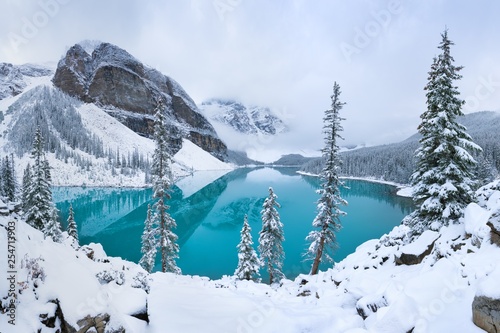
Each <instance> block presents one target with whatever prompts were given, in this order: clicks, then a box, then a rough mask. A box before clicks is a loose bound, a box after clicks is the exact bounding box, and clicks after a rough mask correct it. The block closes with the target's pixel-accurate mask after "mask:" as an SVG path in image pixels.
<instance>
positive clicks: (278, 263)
mask: <svg viewBox="0 0 500 333" xmlns="http://www.w3.org/2000/svg"><path fill="white" fill-rule="evenodd" d="M277 198H278V197H277V196H276V194H274V191H273V188H272V187H269V196H268V197H267V198H266V200H265V201H264V204H263V206H262V207H263V209H262V211H261V215H262V230H261V231H260V232H259V253H260V258H261V262H262V264H263V265H265V266H267V272H268V273H269V283H270V284H273V283H279V282H280V281H281V279H283V278H284V277H285V275H284V274H283V272H282V271H281V269H282V267H283V260H284V259H285V252H284V250H283V244H282V243H283V241H284V240H285V237H284V234H283V223H281V221H280V215H279V213H278V210H277V209H276V208H279V207H280V204H279V203H278V202H277V201H276V199H277Z"/></svg>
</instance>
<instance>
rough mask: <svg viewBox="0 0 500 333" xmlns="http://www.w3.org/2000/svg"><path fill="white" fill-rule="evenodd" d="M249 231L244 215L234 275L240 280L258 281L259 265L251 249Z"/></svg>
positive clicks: (251, 243) (251, 241) (255, 254)
mask: <svg viewBox="0 0 500 333" xmlns="http://www.w3.org/2000/svg"><path fill="white" fill-rule="evenodd" d="M251 231H252V229H251V228H250V225H249V224H248V217H247V215H245V219H244V220H243V228H242V229H241V232H240V237H241V240H240V243H239V244H238V267H237V268H236V271H235V272H234V275H236V277H237V278H238V279H240V280H254V281H258V278H259V275H260V274H259V269H260V266H261V263H260V260H259V258H258V257H257V253H256V252H255V250H254V248H253V240H252V234H251Z"/></svg>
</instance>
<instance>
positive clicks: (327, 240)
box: [306, 82, 347, 274]
mask: <svg viewBox="0 0 500 333" xmlns="http://www.w3.org/2000/svg"><path fill="white" fill-rule="evenodd" d="M340 93H341V91H340V86H339V85H338V83H337V82H335V83H334V85H333V95H332V96H331V99H332V107H331V109H329V110H326V111H325V117H324V118H323V122H324V127H323V131H324V132H323V133H324V134H325V147H324V148H323V150H322V153H323V158H324V159H325V166H324V168H323V170H322V172H321V174H320V176H321V181H322V183H321V189H319V190H318V193H319V194H320V198H319V200H318V214H317V215H316V218H315V219H314V221H313V223H312V225H313V228H314V230H313V231H311V232H310V233H309V235H308V236H307V237H306V240H307V241H310V242H311V245H310V246H309V249H308V251H307V253H306V257H308V258H310V259H312V260H313V264H312V267H311V274H317V273H318V270H319V265H320V263H321V262H323V261H328V262H333V259H332V258H331V254H332V253H333V251H334V250H335V249H336V247H337V242H336V235H335V234H336V232H337V231H338V230H339V229H340V225H341V223H340V217H341V216H344V215H345V214H346V213H345V212H343V211H342V210H341V209H340V206H341V205H347V201H345V200H344V199H342V198H341V196H340V187H341V186H343V185H344V184H343V182H341V181H340V179H339V170H340V165H341V160H340V158H339V150H340V147H339V146H338V143H337V140H338V139H342V137H341V136H340V132H341V131H342V125H341V123H340V122H341V121H342V120H343V118H341V117H340V114H339V112H340V110H341V109H342V107H343V106H344V104H345V103H343V102H341V101H340Z"/></svg>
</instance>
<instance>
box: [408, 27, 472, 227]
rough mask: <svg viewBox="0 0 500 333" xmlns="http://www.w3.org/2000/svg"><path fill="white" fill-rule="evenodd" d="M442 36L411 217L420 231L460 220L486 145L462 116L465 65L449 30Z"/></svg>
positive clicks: (424, 121) (423, 129) (432, 74)
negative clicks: (457, 58) (457, 59)
mask: <svg viewBox="0 0 500 333" xmlns="http://www.w3.org/2000/svg"><path fill="white" fill-rule="evenodd" d="M441 37H442V40H441V43H440V44H439V49H441V53H440V54H439V55H438V57H437V58H436V57H435V58H434V61H433V64H432V66H431V70H430V72H429V76H428V83H427V85H426V86H425V90H426V91H427V93H426V97H427V110H426V111H425V112H424V113H423V114H422V115H421V116H420V118H421V119H422V122H421V123H420V125H419V127H418V132H419V133H420V134H421V135H422V138H421V139H420V147H419V148H418V149H417V151H416V157H417V165H416V170H415V172H414V173H413V175H412V178H411V181H412V186H413V200H414V201H415V204H416V211H415V213H414V214H412V216H410V217H408V218H407V219H405V223H406V224H407V225H409V226H410V227H411V228H412V230H413V232H414V233H415V234H420V233H422V232H423V231H424V230H426V229H432V230H438V229H439V228H440V227H441V226H443V225H448V224H449V223H457V222H458V220H459V218H460V217H461V216H462V214H463V209H464V207H465V206H466V205H467V204H469V203H470V202H471V201H472V200H473V189H474V185H475V182H474V170H475V166H476V161H475V160H474V158H473V157H472V156H471V154H470V153H469V152H472V151H480V150H481V148H480V147H479V146H477V145H476V144H475V143H474V142H473V141H472V138H471V137H470V136H469V135H468V134H467V133H466V128H465V127H464V126H462V125H461V124H459V123H458V121H457V117H458V116H460V115H462V114H463V112H462V105H463V104H464V101H463V100H461V99H460V98H459V94H460V93H459V91H458V88H457V86H456V85H455V81H456V80H459V79H460V78H461V77H462V76H461V75H460V74H459V71H460V70H461V69H462V67H460V66H455V65H454V64H453V63H454V59H453V57H452V56H451V54H450V46H451V45H453V44H454V43H453V42H452V41H451V40H450V39H449V38H448V31H447V30H445V31H444V33H442V34H441Z"/></svg>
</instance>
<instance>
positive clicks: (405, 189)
mask: <svg viewBox="0 0 500 333" xmlns="http://www.w3.org/2000/svg"><path fill="white" fill-rule="evenodd" d="M297 173H298V174H299V175H302V176H309V177H319V175H317V174H314V173H310V172H304V171H300V170H299V171H297ZM339 178H340V179H352V180H362V181H366V182H371V183H378V184H385V185H390V186H394V187H396V189H397V192H396V195H398V196H400V197H405V198H411V191H412V190H411V187H410V186H408V185H404V184H398V183H395V182H391V181H387V180H381V179H375V178H370V177H353V176H341V177H339Z"/></svg>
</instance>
